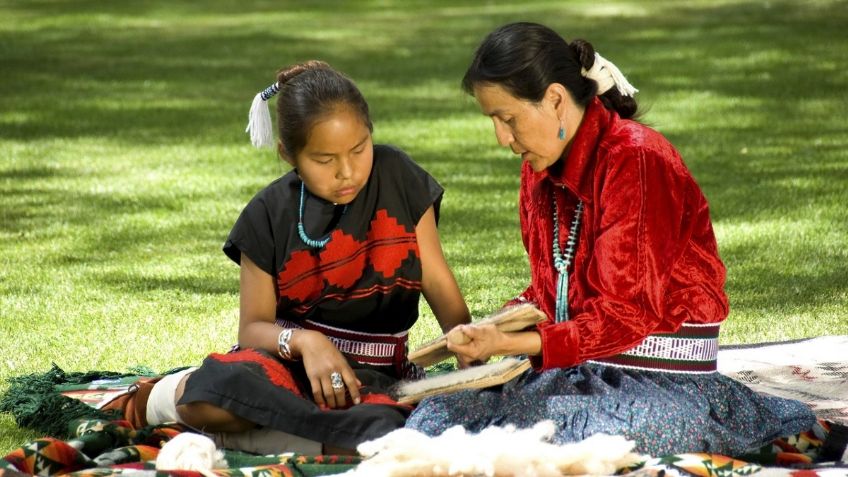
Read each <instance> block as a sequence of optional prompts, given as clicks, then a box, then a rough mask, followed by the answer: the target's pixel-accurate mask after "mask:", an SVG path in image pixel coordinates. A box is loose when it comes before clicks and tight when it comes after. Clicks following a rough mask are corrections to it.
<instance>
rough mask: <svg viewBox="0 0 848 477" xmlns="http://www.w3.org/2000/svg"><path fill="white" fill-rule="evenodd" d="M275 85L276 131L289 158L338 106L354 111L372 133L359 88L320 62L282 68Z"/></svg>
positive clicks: (366, 105)
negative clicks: (317, 124)
mask: <svg viewBox="0 0 848 477" xmlns="http://www.w3.org/2000/svg"><path fill="white" fill-rule="evenodd" d="M277 84H278V85H279V87H280V92H279V94H278V95H277V128H278V132H279V137H280V140H281V141H282V143H283V149H284V151H285V153H286V154H287V155H288V156H289V157H290V158H292V159H294V158H295V157H296V156H297V154H298V153H299V152H300V151H301V150H303V148H304V146H306V141H307V140H308V139H309V131H310V130H311V129H312V126H313V125H314V124H315V123H316V122H318V121H319V120H320V119H321V118H322V117H323V116H325V115H326V114H329V113H330V112H332V111H333V110H334V109H335V108H337V107H339V106H342V105H346V106H349V107H351V108H353V110H354V111H356V112H357V113H359V115H360V116H361V117H362V121H363V122H364V123H365V125H366V126H367V127H368V130H369V131H372V132H373V130H374V126H373V125H372V124H371V116H370V114H369V112H368V103H367V102H366V101H365V98H364V97H363V96H362V93H361V92H360V91H359V88H357V87H356V85H355V84H353V81H351V80H350V78H348V77H347V76H345V75H343V74H341V73H339V72H338V71H336V70H334V69H333V68H332V67H331V66H330V65H328V64H327V63H325V62H323V61H318V60H311V61H307V62H305V63H300V64H296V65H292V66H289V67H288V68H283V69H281V70H280V71H278V72H277Z"/></svg>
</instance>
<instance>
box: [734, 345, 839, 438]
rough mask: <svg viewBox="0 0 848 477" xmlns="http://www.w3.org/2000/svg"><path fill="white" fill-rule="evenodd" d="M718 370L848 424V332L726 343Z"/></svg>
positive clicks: (821, 415)
mask: <svg viewBox="0 0 848 477" xmlns="http://www.w3.org/2000/svg"><path fill="white" fill-rule="evenodd" d="M718 369H719V372H721V373H722V374H725V375H727V376H729V377H731V378H733V379H736V380H738V381H741V382H743V383H745V384H746V385H747V386H749V387H751V388H752V389H754V390H756V391H759V392H763V393H766V394H772V395H775V396H780V397H785V398H790V399H797V400H799V401H801V402H804V403H806V404H807V405H809V406H810V408H812V409H813V412H815V413H816V416H818V417H819V418H820V419H827V420H829V421H832V422H837V423H840V424H843V425H848V336H822V337H818V338H810V339H805V340H798V341H792V342H783V343H763V344H755V345H740V346H727V347H722V348H721V350H720V351H719V354H718Z"/></svg>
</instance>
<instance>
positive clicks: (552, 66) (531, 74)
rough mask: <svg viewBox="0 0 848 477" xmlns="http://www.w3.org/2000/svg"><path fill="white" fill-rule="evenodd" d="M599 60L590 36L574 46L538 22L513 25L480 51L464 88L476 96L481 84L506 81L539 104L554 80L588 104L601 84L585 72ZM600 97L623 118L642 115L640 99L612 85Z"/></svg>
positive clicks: (517, 92) (491, 37)
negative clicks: (584, 74)
mask: <svg viewBox="0 0 848 477" xmlns="http://www.w3.org/2000/svg"><path fill="white" fill-rule="evenodd" d="M594 63H595V49H594V48H593V47H592V44H591V43H589V42H588V41H585V40H574V41H573V42H571V44H568V43H567V42H566V41H565V40H564V39H563V38H562V37H561V36H559V34H557V33H556V32H555V31H553V30H551V29H550V28H548V27H546V26H544V25H539V24H537V23H524V22H520V23H510V24H508V25H504V26H502V27H500V28H498V29H497V30H495V31H493V32H492V33H489V35H488V36H487V37H486V38H485V39H484V40H483V43H482V44H480V47H479V48H477V52H476V53H474V60H473V61H472V62H471V66H469V67H468V71H466V72H465V76H464V77H463V78H462V89H463V90H465V92H467V93H468V94H470V95H472V96H473V95H474V86H475V85H484V84H495V85H500V86H501V87H503V88H504V89H506V90H507V91H509V92H510V93H511V94H512V95H513V96H515V97H517V98H520V99H524V100H527V101H532V102H534V103H535V102H539V101H541V100H542V97H543V96H544V95H545V91H546V90H547V88H548V86H550V85H551V84H552V83H559V84H561V85H563V86H565V88H566V89H567V90H568V92H569V93H571V96H572V97H573V98H574V101H575V102H576V103H577V104H579V105H581V106H584V107H585V106H586V105H588V104H589V102H590V101H591V100H592V98H593V97H595V95H596V93H597V91H598V84H597V83H596V82H595V81H594V80H591V79H589V78H586V77H585V76H583V74H582V73H581V69H583V68H585V69H586V70H589V69H591V68H592V65H593V64H594ZM599 98H600V99H601V101H602V102H603V103H604V106H606V107H607V108H608V109H612V110H615V111H616V112H618V114H619V116H621V117H622V118H632V117H634V116H635V115H636V110H637V104H636V100H635V99H633V98H632V97H630V96H624V95H622V94H621V93H620V92H619V91H618V89H617V88H610V89H609V90H608V91H607V92H605V93H604V94H602V95H600V96H599Z"/></svg>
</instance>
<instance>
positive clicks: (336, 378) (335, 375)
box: [330, 371, 344, 389]
mask: <svg viewBox="0 0 848 477" xmlns="http://www.w3.org/2000/svg"><path fill="white" fill-rule="evenodd" d="M330 385H331V386H332V387H333V389H341V388H343V387H344V381H342V375H341V373H339V372H337V371H333V372H332V373H330Z"/></svg>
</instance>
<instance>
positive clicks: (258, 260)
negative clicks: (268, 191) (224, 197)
mask: <svg viewBox="0 0 848 477" xmlns="http://www.w3.org/2000/svg"><path fill="white" fill-rule="evenodd" d="M224 253H225V254H227V256H228V257H230V259H231V260H233V261H234V262H236V263H238V264H241V254H242V253H244V254H245V255H247V256H248V257H250V259H251V260H252V261H253V262H254V263H255V264H256V265H257V266H258V267H259V268H260V269H262V270H264V271H265V272H267V273H268V274H269V275H272V276H273V275H274V273H275V270H274V263H275V261H274V260H275V257H274V253H275V247H274V232H273V227H272V225H271V214H270V213H269V211H268V207H267V205H266V201H265V198H264V197H263V194H262V193H260V194H259V195H257V196H256V197H254V198H253V200H251V201H250V202H249V203H248V204H247V206H246V207H245V208H244V210H243V211H242V212H241V215H240V216H239V218H238V220H236V223H235V225H234V226H233V229H232V230H231V231H230V235H229V236H228V237H227V241H226V242H225V243H224Z"/></svg>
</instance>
